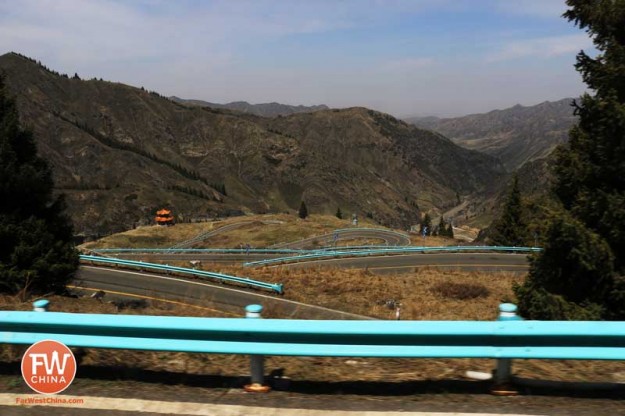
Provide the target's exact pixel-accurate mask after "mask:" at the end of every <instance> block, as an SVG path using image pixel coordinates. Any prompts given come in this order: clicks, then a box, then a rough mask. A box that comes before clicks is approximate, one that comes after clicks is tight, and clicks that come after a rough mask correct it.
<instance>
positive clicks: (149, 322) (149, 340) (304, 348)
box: [0, 300, 625, 383]
mask: <svg viewBox="0 0 625 416" xmlns="http://www.w3.org/2000/svg"><path fill="white" fill-rule="evenodd" d="M34 305H35V310H36V311H39V312H16V311H0V343H8V344H33V343H35V342H37V341H41V340H46V339H53V340H56V341H59V342H62V343H64V344H66V345H68V346H70V347H87V348H111V349H132V350H149V351H176V352H192V353H211V354H250V355H252V358H253V360H252V373H253V379H254V378H255V379H256V383H262V378H263V373H264V370H263V366H262V360H260V361H259V360H258V357H259V356H263V355H275V356H323V357H374V358H493V359H497V360H498V370H497V371H498V372H499V381H500V382H505V381H507V380H505V378H508V377H509V376H510V375H511V372H510V368H509V367H510V360H511V359H561V360H625V322H588V321H562V322H559V321H523V320H521V319H520V318H518V317H517V316H516V306H515V305H512V304H502V305H500V307H499V310H500V315H499V320H498V321H346V320H337V321H317V320H284V319H240V318H195V317H171V316H139V315H103V314H79V313H62V312H46V310H47V307H48V303H47V301H46V300H39V301H37V302H35V304H34ZM246 310H247V318H260V313H261V311H262V306H260V305H249V306H248V307H247V308H246ZM41 312H45V313H41ZM254 357H255V358H256V360H254ZM254 372H256V375H255V376H254ZM503 375H505V377H503ZM502 377H503V378H502Z"/></svg>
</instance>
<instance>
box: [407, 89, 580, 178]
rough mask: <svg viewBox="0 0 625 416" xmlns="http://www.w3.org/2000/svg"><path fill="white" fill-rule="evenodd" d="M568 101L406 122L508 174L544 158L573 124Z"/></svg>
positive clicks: (569, 101) (564, 136) (573, 118)
mask: <svg viewBox="0 0 625 416" xmlns="http://www.w3.org/2000/svg"><path fill="white" fill-rule="evenodd" d="M572 101H573V99H572V98H565V99H563V100H559V101H554V102H549V101H545V102H544V103H541V104H538V105H534V106H529V107H523V106H521V105H516V106H514V107H511V108H507V109H505V110H495V111H491V112H488V113H485V114H472V115H468V116H464V117H457V118H443V119H439V118H436V117H427V118H419V117H417V118H411V119H407V120H406V121H408V122H410V123H413V124H415V125H417V126H419V127H422V128H426V129H430V130H433V131H436V132H439V133H441V134H443V135H444V136H446V137H449V138H450V139H451V140H453V141H454V142H455V143H456V144H458V145H460V146H463V147H466V148H468V149H473V150H478V151H480V152H484V153H487V154H489V155H492V156H495V157H498V158H499V159H500V160H501V161H502V162H503V164H504V165H505V166H506V168H507V169H508V170H510V171H512V170H515V169H517V168H519V167H520V166H522V165H523V164H524V163H526V162H529V161H532V160H535V159H540V158H542V157H545V156H547V155H548V154H549V153H550V152H551V150H553V148H554V147H555V146H556V145H557V144H559V143H562V142H564V141H565V140H566V138H567V137H568V131H569V129H570V128H571V127H572V126H573V124H574V123H575V119H576V117H575V116H574V115H573V107H572V106H571V102H572Z"/></svg>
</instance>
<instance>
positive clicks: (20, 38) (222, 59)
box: [0, 0, 592, 117]
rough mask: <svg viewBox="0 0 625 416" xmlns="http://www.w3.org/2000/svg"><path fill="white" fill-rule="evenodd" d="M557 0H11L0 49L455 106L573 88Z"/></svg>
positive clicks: (261, 86)
mask: <svg viewBox="0 0 625 416" xmlns="http://www.w3.org/2000/svg"><path fill="white" fill-rule="evenodd" d="M565 10H566V5H565V3H564V1H563V0H562V1H560V0H213V1H211V0H175V1H174V0H153V1H148V0H133V1H130V0H128V1H121V0H98V1H95V0H20V1H19V2H15V1H14V0H0V54H3V53H5V52H9V51H15V52H19V53H22V54H24V55H27V56H29V57H31V58H34V59H37V60H40V61H41V62H42V63H43V64H44V65H46V66H47V67H49V68H51V69H54V70H56V71H59V72H61V73H68V74H70V75H71V74H74V73H75V72H76V73H78V74H79V75H80V76H81V77H82V78H91V77H97V78H103V79H105V80H110V81H117V82H123V83H126V84H130V85H134V86H137V87H140V86H143V87H145V88H147V89H149V90H154V91H157V92H159V93H160V94H162V95H166V96H170V95H176V96H178V97H182V98H194V99H201V100H205V101H211V102H217V103H226V102H230V101H248V102H251V103H263V102H273V101H275V102H280V103H285V104H294V105H297V104H303V105H313V104H326V105H328V106H330V107H352V106H363V107H368V108H373V109H376V110H379V111H384V112H388V113H390V114H393V115H395V116H397V117H405V116H413V115H418V116H427V115H436V116H457V115H463V114H470V113H478V112H485V111H490V110H493V109H500V108H506V107H510V106H513V105H515V104H521V105H534V104H538V103H540V102H543V101H546V100H551V101H553V100H558V99H561V98H566V97H575V96H578V95H580V94H581V93H582V92H584V90H585V88H584V84H583V83H582V81H581V77H580V75H579V74H578V73H577V72H576V71H575V69H574V67H573V65H574V63H575V56H576V54H577V53H578V52H579V51H580V50H586V51H592V42H591V40H590V38H589V37H588V35H586V34H585V33H584V32H583V31H582V30H580V29H579V28H576V27H575V26H574V24H573V23H571V22H568V21H567V20H566V19H564V18H562V17H561V15H562V13H563V12H564V11H565Z"/></svg>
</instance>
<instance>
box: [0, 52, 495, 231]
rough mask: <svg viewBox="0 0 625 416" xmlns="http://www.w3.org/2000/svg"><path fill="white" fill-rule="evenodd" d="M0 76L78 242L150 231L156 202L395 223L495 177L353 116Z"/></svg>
mask: <svg viewBox="0 0 625 416" xmlns="http://www.w3.org/2000/svg"><path fill="white" fill-rule="evenodd" d="M0 71H4V72H5V73H6V78H7V79H6V84H7V87H8V90H9V92H10V93H11V94H13V95H15V96H16V98H17V103H18V108H19V110H20V116H21V118H22V121H23V123H24V125H25V126H28V127H30V128H32V129H33V130H34V132H35V136H36V138H37V140H38V147H39V151H40V153H41V154H42V155H43V156H44V157H45V158H46V159H47V160H49V161H50V163H51V165H52V168H53V172H54V175H55V181H56V186H57V190H58V191H59V192H63V193H65V194H66V196H67V200H68V205H69V214H70V215H71V217H72V219H73V221H74V223H75V225H76V229H77V232H81V233H85V234H101V233H109V232H114V231H121V230H124V229H128V228H132V227H133V226H134V225H136V224H138V223H149V222H151V221H152V218H153V214H154V212H155V210H156V209H157V208H159V207H162V206H168V207H171V208H172V209H173V210H174V212H175V214H176V215H177V216H179V217H181V218H179V219H182V220H188V219H190V218H194V217H197V216H209V217H212V216H224V215H237V214H242V213H247V212H256V213H265V212H285V211H288V212H294V211H295V210H296V209H297V208H298V206H299V203H300V201H301V200H302V199H304V200H305V201H306V204H307V205H308V209H309V212H311V213H326V214H333V213H334V212H335V211H336V209H337V207H339V206H340V207H341V209H342V210H343V212H344V213H346V214H347V213H352V212H356V213H359V214H360V215H361V216H363V217H364V216H369V217H371V218H373V219H374V220H376V221H378V222H380V223H382V224H386V225H392V226H396V227H401V228H404V227H406V226H408V225H409V224H413V223H415V222H416V221H417V218H418V216H419V210H429V209H434V210H442V209H446V208H448V207H450V206H453V205H455V204H456V201H457V198H458V195H475V196H476V197H479V195H480V194H481V193H483V192H486V191H490V190H492V189H493V188H494V187H496V186H497V184H498V183H499V182H500V181H499V179H500V178H501V175H502V174H503V168H502V166H501V165H500V164H499V162H498V161H497V160H495V159H494V158H492V157H490V156H487V155H482V154H480V153H478V152H474V151H470V150H466V149H463V148H460V147H458V146H456V145H454V144H453V143H452V142H451V141H449V140H447V139H445V138H444V137H442V136H440V135H438V134H435V133H431V132H428V131H425V130H421V129H418V128H416V127H413V126H410V125H408V124H407V123H404V122H402V121H399V120H396V119H394V118H393V117H391V116H388V115H385V114H382V113H377V112H375V111H371V110H367V109H364V108H350V109H344V110H322V111H317V112H313V113H301V114H294V115H291V116H287V117H277V118H264V117H258V116H254V115H249V114H239V113H233V112H230V111H226V110H219V109H211V108H201V107H187V106H183V105H181V104H179V103H176V102H173V101H171V100H170V99H167V98H164V97H161V96H159V95H158V94H156V93H153V92H152V93H151V92H147V91H145V90H143V89H140V88H135V87H131V86H127V85H123V84H119V83H112V82H106V81H101V80H96V79H93V80H88V81H86V80H80V79H72V78H68V77H65V76H61V75H59V74H57V73H55V72H53V71H50V70H48V69H46V68H45V67H43V66H41V65H39V64H38V63H36V62H34V61H32V60H30V59H27V58H24V57H22V56H20V55H17V54H13V53H10V54H6V55H3V56H0ZM224 191H225V192H224Z"/></svg>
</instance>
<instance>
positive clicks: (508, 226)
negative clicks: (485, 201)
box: [491, 174, 527, 247]
mask: <svg viewBox="0 0 625 416" xmlns="http://www.w3.org/2000/svg"><path fill="white" fill-rule="evenodd" d="M526 236H527V224H525V221H524V219H523V205H522V202H521V192H520V190H519V178H518V177H517V175H516V174H515V175H514V176H513V178H512V186H510V190H509V191H508V195H507V196H506V201H505V202H504V207H503V212H502V213H501V216H500V217H499V218H498V219H497V220H496V221H495V224H494V226H493V232H492V234H491V241H492V243H493V244H494V245H497V246H516V247H521V246H523V245H525V240H526Z"/></svg>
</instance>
